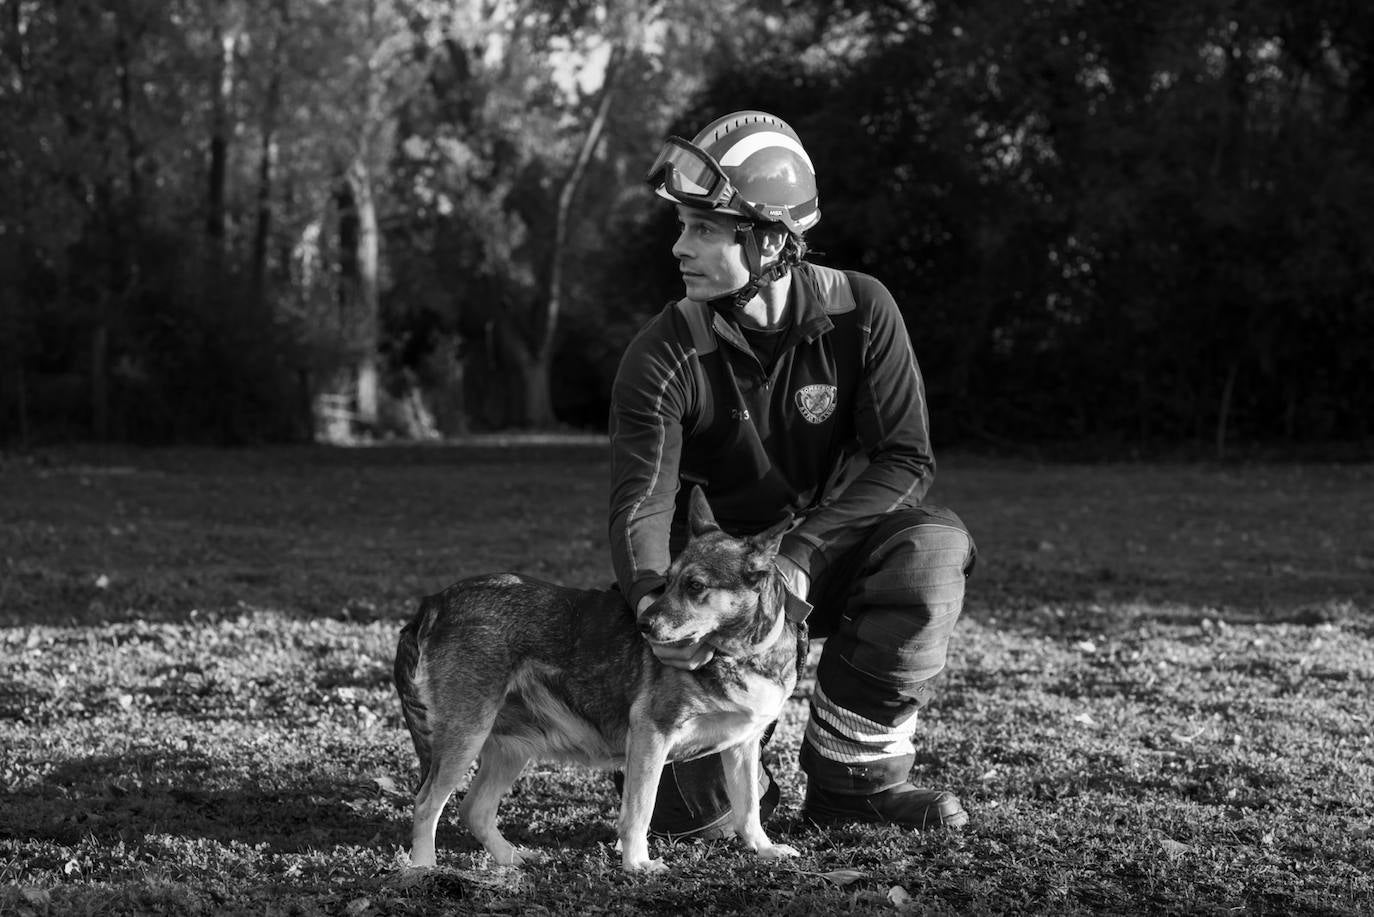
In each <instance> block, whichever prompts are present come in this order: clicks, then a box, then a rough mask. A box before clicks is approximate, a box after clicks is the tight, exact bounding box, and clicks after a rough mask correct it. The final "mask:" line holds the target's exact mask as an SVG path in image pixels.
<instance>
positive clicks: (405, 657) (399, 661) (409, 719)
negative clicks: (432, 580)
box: [392, 596, 443, 785]
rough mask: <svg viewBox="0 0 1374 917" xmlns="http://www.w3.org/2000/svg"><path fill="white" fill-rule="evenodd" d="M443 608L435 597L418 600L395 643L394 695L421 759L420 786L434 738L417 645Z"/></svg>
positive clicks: (427, 632) (428, 766)
mask: <svg viewBox="0 0 1374 917" xmlns="http://www.w3.org/2000/svg"><path fill="white" fill-rule="evenodd" d="M442 607H443V604H442V602H440V600H439V598H438V596H426V597H425V598H423V599H421V600H420V608H419V610H418V611H416V613H415V617H413V618H411V619H410V623H409V624H407V625H406V626H405V627H404V628H402V629H401V637H400V639H399V640H398V641H397V642H396V664H395V666H394V668H393V669H392V675H393V677H394V678H395V681H396V693H397V694H399V695H400V697H401V713H402V715H403V716H404V717H405V721H406V728H407V729H409V730H410V738H411V741H413V742H414V743H415V754H416V755H418V756H419V758H420V784H421V785H423V784H424V782H425V781H426V780H428V779H429V768H430V759H431V748H432V747H433V737H432V733H431V730H430V726H429V708H428V707H427V706H425V701H424V698H422V697H421V696H420V688H419V686H420V684H422V683H423V682H424V681H425V678H426V673H425V671H424V664H423V660H421V658H420V643H421V641H423V640H424V639H425V637H426V636H428V634H429V632H430V630H431V629H432V628H433V626H434V619H435V618H436V617H437V616H438V614H439V610H440V609H441V608H442Z"/></svg>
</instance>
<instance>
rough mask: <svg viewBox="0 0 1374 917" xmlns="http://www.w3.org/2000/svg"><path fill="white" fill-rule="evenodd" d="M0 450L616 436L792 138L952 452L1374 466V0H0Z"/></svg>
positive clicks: (824, 240)
mask: <svg viewBox="0 0 1374 917" xmlns="http://www.w3.org/2000/svg"><path fill="white" fill-rule="evenodd" d="M0 36H3V37H2V38H0V105H3V112H4V117H3V121H0V443H10V444H15V443H30V444H34V443H43V442H49V441H53V440H56V439H62V438H98V439H120V440H131V441H140V442H162V441H171V440H194V441H208V442H244V441H271V440H289V439H302V438H309V437H312V436H315V437H321V438H332V439H345V438H347V437H350V436H356V435H360V434H363V435H390V434H395V435H402V436H410V437H432V436H438V435H445V434H455V433H461V432H464V431H471V430H483V429H500V428H508V427H551V426H555V425H564V426H573V427H588V428H601V427H602V426H603V422H604V418H605V414H606V407H607V405H606V398H607V392H608V389H609V384H610V378H611V375H612V373H613V372H614V368H615V363H616V359H617V357H618V355H619V353H620V351H621V349H622V348H623V347H624V345H625V343H626V341H627V340H628V338H629V336H630V335H631V334H632V333H633V331H634V329H635V327H636V326H637V325H638V323H639V322H640V321H642V320H643V319H644V318H645V317H646V316H647V315H648V314H650V313H652V312H653V311H656V310H657V309H658V308H660V307H661V306H662V305H663V303H665V302H666V301H668V300H669V299H671V298H673V297H675V296H676V295H678V294H679V290H678V289H677V287H676V280H675V278H676V272H675V270H674V266H673V264H672V259H671V255H670V254H669V247H670V246H671V241H672V237H673V231H674V230H673V219H672V214H671V209H670V208H667V207H666V206H664V205H660V203H659V202H657V201H656V199H655V198H653V196H652V195H651V194H650V193H649V192H648V190H647V189H646V188H645V187H643V186H642V184H641V183H640V179H641V176H642V174H643V170H644V168H645V167H646V166H647V164H648V162H649V161H650V160H651V159H652V157H653V154H654V152H655V151H656V148H657V144H658V142H659V140H660V139H661V138H662V137H663V136H664V135H665V134H667V133H672V132H676V133H683V134H687V135H689V136H690V134H691V133H692V132H693V131H694V130H695V128H696V127H697V126H699V125H700V124H702V123H704V122H705V121H706V120H707V119H708V118H709V117H711V116H712V115H715V114H718V113H721V112H724V111H727V110H732V109H736V108H746V107H748V108H762V109H766V110H771V111H773V112H775V113H777V114H779V115H781V116H783V117H784V118H786V119H787V120H789V121H790V122H791V123H792V124H793V125H794V126H795V127H796V128H797V130H798V132H799V133H800V134H801V136H802V137H803V139H804V141H805V142H806V144H807V147H808V149H809V151H810V152H811V154H812V158H813V159H814V161H815V164H816V167H817V172H818V174H819V176H820V186H821V207H822V211H823V213H824V217H823V220H822V222H821V224H820V226H819V227H818V228H817V229H816V230H815V232H814V233H813V235H812V238H811V239H810V242H811V245H812V249H813V252H814V253H815V254H814V260H816V261H818V262H820V263H825V264H831V265H835V266H842V267H855V268H858V269H861V270H867V271H869V272H871V273H873V274H875V275H876V276H878V277H879V278H880V279H882V280H883V281H884V282H885V283H886V284H887V285H888V286H889V287H890V288H891V289H892V290H893V292H894V293H895V294H896V296H897V299H898V302H899V303H900V304H902V306H903V309H904V311H905V313H906V317H907V321H908V326H909V328H910V330H911V334H912V339H913V341H914V342H915V344H916V349H917V354H918V356H919V358H920V360H921V363H922V366H923V368H924V370H925V373H926V377H927V384H928V386H929V388H930V392H931V403H932V406H933V413H934V422H935V428H936V431H937V435H938V436H939V438H940V439H942V440H944V441H945V442H949V441H954V440H959V439H962V440H975V439H976V440H979V441H987V442H992V443H1031V442H1049V441H1064V440H1084V439H1088V440H1092V441H1094V442H1101V443H1109V444H1110V443H1115V444H1120V445H1156V444H1161V443H1185V444H1207V445H1208V446H1209V447H1213V448H1215V449H1217V450H1218V451H1220V450H1223V449H1224V448H1225V446H1226V444H1227V443H1230V442H1238V441H1239V442H1248V443H1273V444H1305V443H1314V442H1315V443H1329V442H1333V441H1345V442H1367V441H1368V440H1369V438H1370V436H1371V429H1370V418H1371V417H1374V372H1372V370H1374V366H1371V362H1372V361H1371V351H1372V350H1374V282H1371V281H1374V221H1371V218H1370V214H1372V213H1374V155H1371V154H1374V8H1371V7H1370V6H1369V5H1368V4H1366V3H1363V2H1361V0H1310V2H1305V3H1293V2H1283V0H1132V2H1125V0H1101V2H1087V3H1085V2H1082V0H967V2H943V0H928V2H927V0H849V2H838V0H771V2H763V3H759V2H751V3H746V2H740V0H575V2H567V0H469V2H463V0H454V2H438V0H334V2H330V3H320V2H315V0H251V2H250V0H175V2H165V0H118V2H109V0H99V2H97V0H64V2H61V3H50V2H38V0H0Z"/></svg>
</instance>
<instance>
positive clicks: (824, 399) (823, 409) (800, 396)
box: [797, 385, 839, 423]
mask: <svg viewBox="0 0 1374 917" xmlns="http://www.w3.org/2000/svg"><path fill="white" fill-rule="evenodd" d="M838 400H839V399H838V397H837V391H836V388H835V386H833V385H806V386H802V387H801V388H799V389H797V408H798V409H799V410H800V411H801V415H802V416H803V417H805V418H806V419H807V421H809V422H810V423H824V422H825V421H826V419H827V418H828V417H829V416H830V415H831V414H833V413H834V412H835V403H836V401H838Z"/></svg>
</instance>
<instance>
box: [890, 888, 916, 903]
mask: <svg viewBox="0 0 1374 917" xmlns="http://www.w3.org/2000/svg"><path fill="white" fill-rule="evenodd" d="M887 900H888V901H891V902H892V906H893V907H906V906H908V905H909V904H911V893H910V892H908V891H907V890H906V889H905V888H902V887H901V886H900V885H894V886H892V887H891V888H889V889H888V890H887Z"/></svg>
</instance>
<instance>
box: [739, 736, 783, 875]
mask: <svg viewBox="0 0 1374 917" xmlns="http://www.w3.org/2000/svg"><path fill="white" fill-rule="evenodd" d="M720 756H721V763H722V764H723V765H724V766H725V793H726V795H727V796H729V797H730V809H731V815H732V819H733V822H734V826H735V834H737V835H738V836H739V838H740V840H742V841H744V846H746V847H748V848H749V849H750V850H752V851H754V852H755V853H756V854H758V855H759V856H761V857H763V858H764V859H767V860H777V859H781V858H783V857H794V856H797V850H796V848H794V847H789V846H788V845H787V844H775V843H773V842H772V841H770V840H769V839H768V835H767V834H765V833H764V831H763V823H762V822H761V821H760V820H759V776H760V771H761V768H760V765H759V736H758V735H755V736H753V737H752V738H750V739H748V740H746V741H744V742H742V743H740V744H739V745H736V746H734V747H733V748H727V749H725V750H724V751H722V752H721V753H720Z"/></svg>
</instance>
